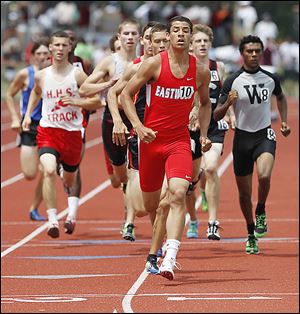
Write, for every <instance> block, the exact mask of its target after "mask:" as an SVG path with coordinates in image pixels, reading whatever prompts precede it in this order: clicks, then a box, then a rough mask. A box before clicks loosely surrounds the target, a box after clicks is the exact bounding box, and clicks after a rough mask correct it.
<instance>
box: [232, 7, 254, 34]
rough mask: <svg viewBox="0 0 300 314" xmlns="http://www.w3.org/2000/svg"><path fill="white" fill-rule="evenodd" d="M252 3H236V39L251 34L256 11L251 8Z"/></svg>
mask: <svg viewBox="0 0 300 314" xmlns="http://www.w3.org/2000/svg"><path fill="white" fill-rule="evenodd" d="M251 3H252V1H237V8H236V16H235V17H236V19H237V29H236V31H237V32H238V33H237V34H236V35H237V38H241V37H243V36H247V35H249V34H252V33H253V29H254V25H255V23H256V21H257V12H256V9H255V8H254V7H253V6H251Z"/></svg>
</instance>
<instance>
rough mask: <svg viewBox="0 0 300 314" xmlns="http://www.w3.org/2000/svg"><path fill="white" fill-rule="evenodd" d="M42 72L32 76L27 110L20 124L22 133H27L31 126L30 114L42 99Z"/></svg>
mask: <svg viewBox="0 0 300 314" xmlns="http://www.w3.org/2000/svg"><path fill="white" fill-rule="evenodd" d="M43 75H44V70H40V71H37V72H36V73H35V75H34V86H33V89H32V91H31V93H30V97H29V100H28V106H27V110H26V113H25V116H24V120H23V123H22V129H23V131H25V132H26V131H29V128H30V124H31V113H32V111H33V109H34V108H35V107H36V106H37V104H38V102H39V101H40V100H41V99H42V80H43Z"/></svg>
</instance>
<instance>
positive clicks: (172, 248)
mask: <svg viewBox="0 0 300 314" xmlns="http://www.w3.org/2000/svg"><path fill="white" fill-rule="evenodd" d="M179 246H180V241H178V240H176V239H168V240H167V242H166V247H167V251H166V256H165V258H167V259H168V258H169V259H171V258H172V259H174V260H176V255H177V252H178V249H179Z"/></svg>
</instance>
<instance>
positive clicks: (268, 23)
mask: <svg viewBox="0 0 300 314" xmlns="http://www.w3.org/2000/svg"><path fill="white" fill-rule="evenodd" d="M254 34H255V35H256V36H259V37H260V39H261V40H262V42H263V43H264V46H266V44H267V40H268V38H269V39H274V40H275V39H276V38H277V35H278V27H277V25H276V24H275V23H274V22H273V21H272V17H271V15H270V13H268V12H265V13H263V15H262V19H261V20H260V21H259V22H258V23H257V24H256V25H255V28H254Z"/></svg>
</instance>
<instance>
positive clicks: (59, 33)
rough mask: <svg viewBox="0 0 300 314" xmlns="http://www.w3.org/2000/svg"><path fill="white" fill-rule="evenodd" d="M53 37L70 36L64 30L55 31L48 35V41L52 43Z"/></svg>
mask: <svg viewBox="0 0 300 314" xmlns="http://www.w3.org/2000/svg"><path fill="white" fill-rule="evenodd" d="M53 37H59V38H70V36H69V35H68V33H66V32H65V31H56V32H54V33H52V35H51V37H50V42H51V43H52V41H53Z"/></svg>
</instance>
